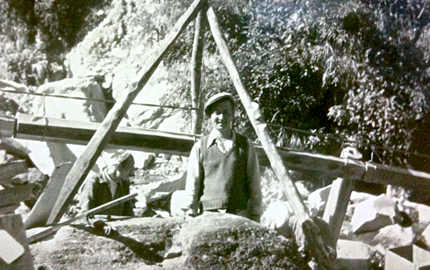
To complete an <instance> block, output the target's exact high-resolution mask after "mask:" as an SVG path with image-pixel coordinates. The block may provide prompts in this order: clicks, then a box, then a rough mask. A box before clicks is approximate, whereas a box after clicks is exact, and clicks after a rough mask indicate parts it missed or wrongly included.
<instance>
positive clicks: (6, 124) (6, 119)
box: [0, 115, 15, 138]
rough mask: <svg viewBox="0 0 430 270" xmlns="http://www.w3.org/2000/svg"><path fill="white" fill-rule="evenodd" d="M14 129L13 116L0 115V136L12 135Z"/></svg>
mask: <svg viewBox="0 0 430 270" xmlns="http://www.w3.org/2000/svg"><path fill="white" fill-rule="evenodd" d="M14 130H15V118H14V117H13V116H7V115H0V138H6V137H12V135H13V132H14Z"/></svg>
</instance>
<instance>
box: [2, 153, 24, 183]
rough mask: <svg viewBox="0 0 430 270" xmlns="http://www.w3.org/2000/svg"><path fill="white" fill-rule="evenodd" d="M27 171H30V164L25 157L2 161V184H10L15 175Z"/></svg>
mask: <svg viewBox="0 0 430 270" xmlns="http://www.w3.org/2000/svg"><path fill="white" fill-rule="evenodd" d="M26 172H28V165H27V161H25V160H23V159H21V160H14V161H11V162H8V163H0V185H4V186H9V185H11V183H12V178H13V177H14V176H15V175H17V174H20V173H26Z"/></svg>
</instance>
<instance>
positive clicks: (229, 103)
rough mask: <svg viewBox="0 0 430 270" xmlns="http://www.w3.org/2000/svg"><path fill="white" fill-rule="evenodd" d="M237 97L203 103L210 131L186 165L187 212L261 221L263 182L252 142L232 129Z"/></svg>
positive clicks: (224, 95)
mask: <svg viewBox="0 0 430 270" xmlns="http://www.w3.org/2000/svg"><path fill="white" fill-rule="evenodd" d="M234 106H235V102H234V98H233V96H232V95H231V94H229V93H225V92H223V93H219V94H216V95H214V96H212V97H211V98H210V99H209V100H208V101H207V102H206V104H205V106H204V112H205V115H206V116H207V117H209V118H210V124H211V127H212V129H211V131H210V133H209V135H206V136H203V137H202V138H201V139H200V140H199V141H198V142H196V143H195V144H194V146H193V148H192V150H191V153H190V158H189V162H188V168H187V179H186V188H185V189H186V194H187V200H188V201H187V203H188V204H187V205H188V210H187V214H188V215H190V216H196V215H198V214H201V213H202V212H203V211H212V212H226V213H231V214H236V215H240V216H244V217H247V218H250V219H252V220H254V221H257V222H259V220H260V216H261V204H262V195H261V183H260V172H259V164H258V158H257V154H256V150H255V148H254V145H253V144H252V142H251V141H250V140H249V139H247V138H246V137H245V136H243V135H241V134H239V133H236V132H235V131H234V130H233V129H232V123H233V117H234Z"/></svg>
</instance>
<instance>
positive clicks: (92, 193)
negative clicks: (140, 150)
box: [79, 151, 134, 235]
mask: <svg viewBox="0 0 430 270" xmlns="http://www.w3.org/2000/svg"><path fill="white" fill-rule="evenodd" d="M133 171H134V158H133V156H132V155H131V154H130V153H129V152H124V151H118V152H116V153H115V154H113V155H112V156H111V158H110V160H109V162H108V164H107V167H105V168H103V170H102V172H101V173H99V174H96V175H94V176H93V177H91V178H89V179H87V180H86V181H85V183H84V185H83V187H82V192H81V197H80V202H79V206H80V208H81V211H82V212H85V211H88V210H90V209H93V208H95V207H98V206H100V205H103V204H105V203H108V202H110V201H112V200H115V199H118V198H121V197H123V196H126V195H128V194H130V180H129V178H130V176H131V175H132V173H133ZM133 208H134V202H133V201H127V202H124V203H122V204H119V205H116V206H114V207H112V208H110V209H107V210H105V211H102V212H100V213H98V214H100V215H107V218H108V219H109V218H110V216H111V215H112V216H113V215H115V216H133V215H134V213H133ZM87 221H88V223H89V225H91V226H94V227H95V229H98V230H100V229H101V230H103V231H104V233H105V234H107V235H109V234H110V233H111V230H112V228H111V227H110V226H109V225H107V224H106V223H105V220H103V219H98V220H95V219H94V216H92V215H90V216H87Z"/></svg>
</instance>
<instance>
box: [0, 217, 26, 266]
mask: <svg viewBox="0 0 430 270" xmlns="http://www.w3.org/2000/svg"><path fill="white" fill-rule="evenodd" d="M0 230H4V231H6V232H7V233H8V234H9V235H10V236H11V237H13V239H14V240H15V241H16V242H17V243H19V245H21V246H22V247H23V248H24V253H23V254H22V255H21V256H19V257H18V258H17V259H16V260H14V261H13V262H11V263H10V264H8V263H6V262H5V261H4V260H2V259H0V269H2V270H12V269H13V270H21V269H26V270H27V269H34V267H33V258H32V257H31V253H30V249H29V248H28V241H27V236H26V235H25V230H24V226H23V224H22V217H21V215H16V214H9V215H1V216H0ZM2 240H4V239H1V240H0V241H2ZM11 246H12V245H10V246H9V247H11ZM0 252H3V250H1V249H0ZM0 257H1V256H0Z"/></svg>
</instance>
